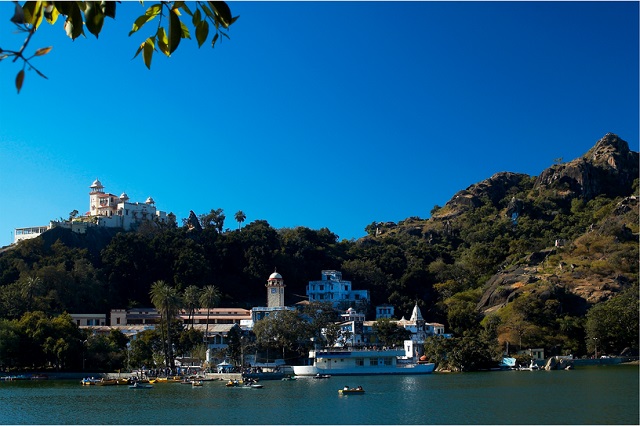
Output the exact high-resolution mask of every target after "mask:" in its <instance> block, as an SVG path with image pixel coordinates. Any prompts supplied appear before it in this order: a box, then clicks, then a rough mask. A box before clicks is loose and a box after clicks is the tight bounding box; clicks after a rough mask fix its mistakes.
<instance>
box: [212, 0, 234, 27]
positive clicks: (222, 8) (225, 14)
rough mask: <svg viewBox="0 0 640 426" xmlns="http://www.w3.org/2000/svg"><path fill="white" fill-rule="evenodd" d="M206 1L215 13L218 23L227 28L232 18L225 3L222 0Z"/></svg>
mask: <svg viewBox="0 0 640 426" xmlns="http://www.w3.org/2000/svg"><path fill="white" fill-rule="evenodd" d="M208 3H209V5H210V6H211V8H212V9H213V11H214V12H215V13H216V16H217V18H218V20H219V21H220V24H222V26H223V27H225V28H229V25H231V19H233V18H232V16H231V9H229V6H228V5H227V3H225V2H223V1H210V2H208Z"/></svg>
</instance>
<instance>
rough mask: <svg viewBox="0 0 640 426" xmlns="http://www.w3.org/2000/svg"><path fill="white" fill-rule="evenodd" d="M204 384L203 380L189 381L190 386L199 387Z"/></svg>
mask: <svg viewBox="0 0 640 426" xmlns="http://www.w3.org/2000/svg"><path fill="white" fill-rule="evenodd" d="M203 384H204V382H203V381H202V380H192V381H191V386H193V387H199V386H202V385H203Z"/></svg>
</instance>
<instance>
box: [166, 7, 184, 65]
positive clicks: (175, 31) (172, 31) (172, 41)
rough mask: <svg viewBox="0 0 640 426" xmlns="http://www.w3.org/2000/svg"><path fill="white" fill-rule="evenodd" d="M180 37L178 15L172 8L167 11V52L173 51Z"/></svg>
mask: <svg viewBox="0 0 640 426" xmlns="http://www.w3.org/2000/svg"><path fill="white" fill-rule="evenodd" d="M181 38H182V25H181V22H180V18H178V15H177V14H176V13H174V11H173V10H171V11H170V12H169V53H170V54H171V53H173V52H175V51H176V49H177V48H178V45H179V44H180V39H181Z"/></svg>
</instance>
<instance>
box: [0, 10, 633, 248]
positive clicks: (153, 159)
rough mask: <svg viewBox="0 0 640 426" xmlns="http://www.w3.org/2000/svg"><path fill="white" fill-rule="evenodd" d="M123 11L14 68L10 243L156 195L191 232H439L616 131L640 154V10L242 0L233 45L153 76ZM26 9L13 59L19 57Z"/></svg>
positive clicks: (6, 204)
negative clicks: (505, 175)
mask: <svg viewBox="0 0 640 426" xmlns="http://www.w3.org/2000/svg"><path fill="white" fill-rule="evenodd" d="M150 4H151V2H146V3H145V6H144V7H143V6H141V5H140V4H139V3H137V2H135V3H122V4H119V5H118V6H117V7H118V9H117V16H116V20H115V21H114V20H107V21H106V23H105V28H104V29H103V32H102V34H101V35H100V38H99V39H98V40H96V39H95V37H94V36H93V35H91V34H89V33H88V32H87V37H86V38H82V37H81V38H79V39H77V40H76V41H74V42H72V41H71V40H70V39H69V38H67V37H66V35H65V33H64V30H63V27H62V22H58V23H57V24H56V25H55V26H53V27H51V26H49V25H48V24H43V25H42V27H41V29H40V30H38V32H37V33H36V35H35V36H34V39H33V40H32V42H31V44H30V48H33V49H35V48H38V47H44V46H50V45H51V46H53V50H52V51H51V53H49V54H48V55H46V56H43V57H40V58H36V60H35V61H34V65H36V66H37V67H38V69H39V70H40V71H42V72H43V73H44V74H46V75H47V77H48V80H45V79H43V78H41V77H39V76H37V75H36V73H35V72H33V71H31V72H27V75H26V78H25V82H24V87H23V89H22V92H21V93H20V94H19V95H18V94H16V90H15V87H14V78H15V75H16V73H17V72H18V71H19V69H20V66H19V65H18V64H17V63H13V62H10V61H7V60H5V61H2V62H0V194H2V207H1V208H0V246H2V245H6V244H9V243H10V242H11V241H12V238H13V229H14V228H16V227H26V226H36V225H46V224H48V222H49V220H51V219H57V218H59V217H67V215H68V214H69V212H71V211H72V210H74V209H77V210H78V211H79V212H81V213H84V212H86V211H87V209H88V206H89V197H88V192H89V185H90V184H91V183H92V182H93V180H94V179H96V178H99V179H100V180H101V182H102V183H103V184H104V186H105V189H106V191H108V192H112V193H114V194H116V195H119V194H120V193H122V192H123V191H126V192H127V193H128V195H129V196H130V197H131V200H132V201H140V202H143V201H144V200H145V199H146V198H147V197H148V196H152V197H153V198H154V199H155V201H156V205H157V207H158V208H159V209H161V210H165V211H167V212H173V213H175V214H176V216H177V217H178V221H179V223H181V219H182V218H186V217H187V216H188V214H189V211H190V210H193V211H195V212H196V214H202V213H208V212H209V211H210V210H211V209H217V208H222V209H223V210H224V212H225V214H226V216H227V220H226V223H225V227H228V228H230V229H234V228H236V227H237V224H236V223H235V221H234V219H233V216H234V214H235V212H237V211H238V210H243V211H244V212H245V214H246V215H247V219H246V222H245V225H246V224H248V223H250V222H252V221H254V220H258V219H263V220H267V221H268V222H269V223H270V224H271V225H272V226H273V227H275V228H282V227H295V226H306V227H309V228H312V229H320V228H323V227H327V228H329V229H330V230H331V231H333V232H334V233H336V234H337V235H338V236H339V237H340V239H351V238H359V237H361V236H363V235H364V234H365V232H364V228H365V226H366V225H368V224H369V223H371V222H373V221H394V222H397V221H400V220H402V219H405V218H407V217H410V216H419V217H422V218H427V217H429V211H430V210H431V209H432V208H433V206H434V205H436V204H438V205H444V204H445V203H446V202H447V201H448V200H449V199H450V198H451V197H452V196H453V195H454V194H455V193H456V192H457V191H459V190H462V189H465V188H467V187H468V186H469V185H472V184H474V183H476V182H479V181H482V180H484V179H487V178H489V177H490V176H492V175H493V174H494V173H497V172H501V171H512V172H520V173H527V174H530V175H539V174H540V172H541V171H542V170H544V169H545V168H547V167H549V166H551V165H552V164H553V162H554V160H555V159H557V158H560V157H562V158H563V159H564V160H565V161H568V160H572V159H574V158H576V157H579V156H581V155H582V154H584V153H585V152H586V151H587V150H588V149H590V148H591V147H592V146H593V145H594V144H595V142H596V141H597V140H598V139H600V138H601V137H602V136H604V135H605V134H606V133H607V132H613V133H616V134H618V135H619V136H620V137H622V138H623V139H625V140H626V141H627V142H629V145H630V147H631V148H632V149H633V150H638V130H639V124H638V79H639V73H638V50H639V49H638V3H637V2H619V3H613V2H563V3H559V2H532V3H528V2H493V3H485V2H465V3H461V2H442V3H439V2H401V3H399V2H278V3H272V2H230V3H229V5H230V6H231V9H232V12H233V15H234V16H235V15H240V18H239V19H238V21H237V22H236V23H235V24H234V25H233V26H232V28H231V29H230V31H229V33H230V37H231V39H230V40H226V39H224V40H222V43H220V44H219V45H216V48H215V49H211V48H210V46H209V44H208V43H207V44H206V45H204V46H203V47H202V48H200V49H198V48H197V44H196V42H195V39H193V40H183V41H182V43H181V45H180V47H179V49H178V50H177V51H176V52H175V53H174V54H173V56H172V57H171V58H170V59H169V58H166V57H164V56H162V55H160V54H156V55H155V56H154V59H153V63H152V68H151V70H150V71H149V70H147V69H146V67H145V66H144V64H143V62H142V60H141V57H138V58H136V59H134V60H132V57H133V55H134V53H135V50H136V48H137V46H138V44H139V43H140V42H141V41H142V39H143V38H144V36H148V35H150V34H151V33H152V32H153V31H154V28H155V26H154V25H153V24H151V25H150V26H149V28H143V29H142V30H141V34H140V35H134V36H132V37H128V35H127V34H128V32H129V30H130V28H131V24H132V22H133V21H134V19H135V17H136V16H138V15H141V14H143V13H144V10H145V8H146V6H148V5H150ZM12 14H13V4H12V3H7V2H1V3H0V18H1V19H0V22H2V24H0V47H2V48H4V49H11V48H13V49H17V48H19V47H20V45H21V44H22V40H23V38H24V37H23V36H22V35H15V34H13V27H12V24H11V23H10V22H9V18H10V17H11V16H12Z"/></svg>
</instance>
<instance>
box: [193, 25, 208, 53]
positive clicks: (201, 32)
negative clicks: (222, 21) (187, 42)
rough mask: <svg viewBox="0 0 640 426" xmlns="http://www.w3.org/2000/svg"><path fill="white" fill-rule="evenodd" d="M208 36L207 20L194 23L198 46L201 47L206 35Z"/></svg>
mask: <svg viewBox="0 0 640 426" xmlns="http://www.w3.org/2000/svg"><path fill="white" fill-rule="evenodd" d="M208 36H209V23H208V22H207V21H200V22H199V23H198V25H196V40H197V41H198V47H201V46H202V45H203V44H204V42H205V41H207V37H208Z"/></svg>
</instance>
